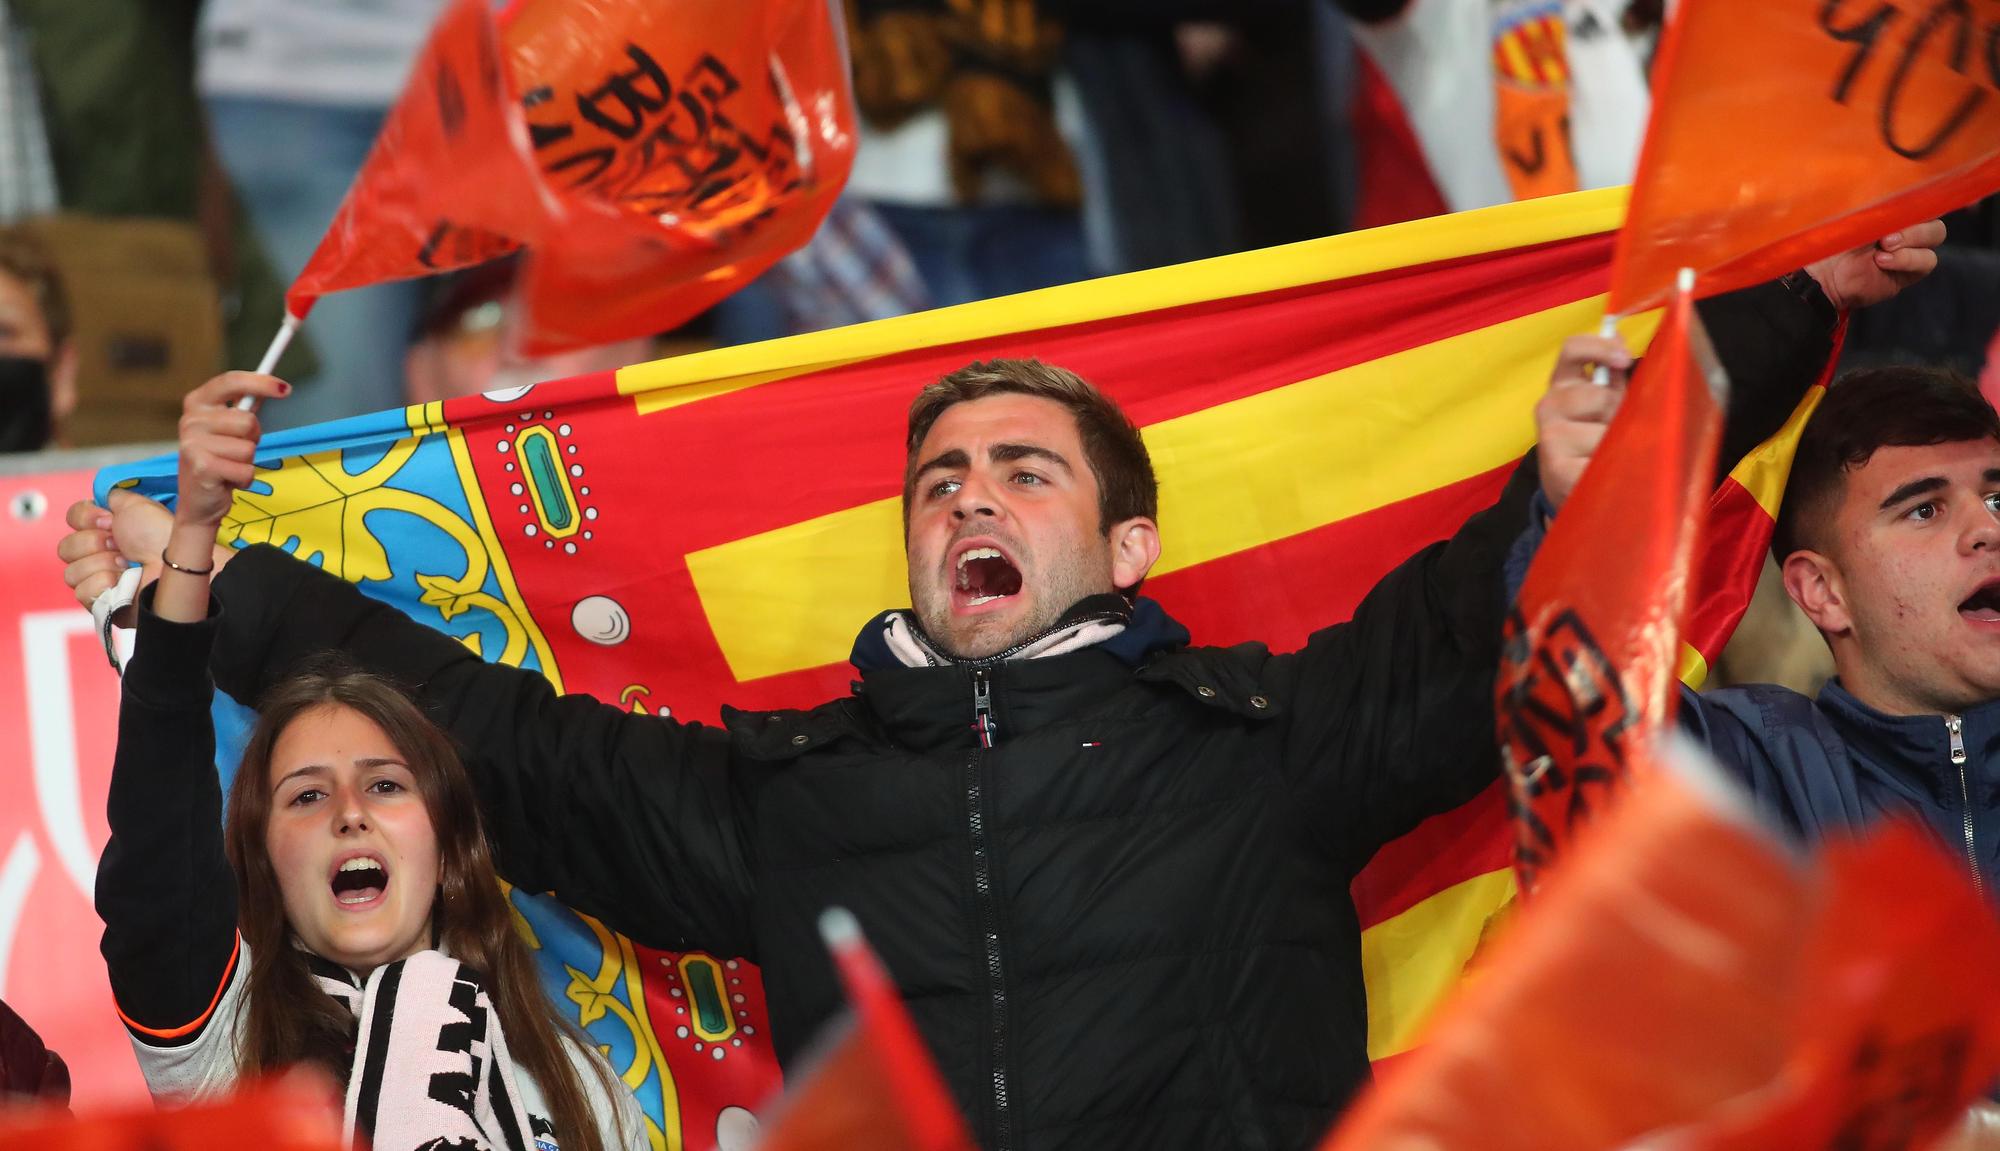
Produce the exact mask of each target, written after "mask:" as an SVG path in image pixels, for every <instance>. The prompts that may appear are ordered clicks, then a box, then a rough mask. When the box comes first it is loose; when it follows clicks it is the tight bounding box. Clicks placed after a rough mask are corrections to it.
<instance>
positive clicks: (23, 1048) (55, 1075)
mask: <svg viewBox="0 0 2000 1151" xmlns="http://www.w3.org/2000/svg"><path fill="white" fill-rule="evenodd" d="M11 1103H46V1104H53V1105H54V1106H57V1107H62V1108H67V1107H68V1106H69V1068H68V1067H67V1066H66V1065H65V1064H64V1063H63V1061H62V1056H60V1055H57V1054H56V1053H55V1052H53V1051H51V1050H49V1049H48V1047H47V1046H45V1045H44V1044H43V1043H42V1037H41V1036H40V1035H37V1034H35V1029H34V1028H32V1027H30V1026H28V1024H27V1021H26V1020H24V1019H22V1018H21V1017H20V1016H19V1015H16V1014H14V1009H13V1008H11V1007H9V1006H7V1004H6V1003H4V1002H0V1105H3V1104H11Z"/></svg>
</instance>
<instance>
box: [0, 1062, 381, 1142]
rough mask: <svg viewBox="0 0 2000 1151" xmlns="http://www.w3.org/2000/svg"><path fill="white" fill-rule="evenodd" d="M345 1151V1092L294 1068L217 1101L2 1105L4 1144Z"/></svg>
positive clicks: (0, 1132) (0, 1121)
mask: <svg viewBox="0 0 2000 1151" xmlns="http://www.w3.org/2000/svg"><path fill="white" fill-rule="evenodd" d="M216 1147H254V1148H257V1149H258V1151H347V1147H346V1145H345V1144H343V1143H342V1142H341V1139H340V1093H339V1091H337V1090H336V1089H335V1088H334V1086H333V1084H332V1083H331V1082H327V1081H325V1080H323V1079H320V1078H319V1077H317V1076H313V1075H309V1074H308V1075H299V1074H294V1075H290V1076H287V1077H285V1078H283V1079H276V1080H270V1081H267V1082H264V1083H261V1084H252V1085H250V1086H247V1087H244V1088H243V1089H242V1090H240V1091H238V1092H237V1093H236V1094H235V1095H233V1096H231V1097H229V1098H227V1099H223V1100H220V1101H210V1102H204V1103H198V1104H191V1105H189V1106H185V1107H163V1108H159V1109H157V1110H156V1109H155V1108H154V1107H153V1105H152V1104H151V1103H147V1104H145V1105H143V1106H141V1107H139V1108H137V1109H135V1110H131V1111H121V1112H117V1113H114V1114H107V1115H94V1116H90V1117H88V1118H83V1119H72V1118H70V1117H69V1116H67V1115H64V1114H61V1113H60V1112H53V1111H44V1110H40V1109H37V1108H33V1107H22V1108H19V1109H17V1110H13V1111H7V1110H5V1109H0V1151H210V1149H211V1148H216Z"/></svg>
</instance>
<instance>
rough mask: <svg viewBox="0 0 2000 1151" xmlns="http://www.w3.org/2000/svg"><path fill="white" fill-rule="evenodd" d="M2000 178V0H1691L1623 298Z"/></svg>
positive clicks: (1847, 239)
mask: <svg viewBox="0 0 2000 1151" xmlns="http://www.w3.org/2000/svg"><path fill="white" fill-rule="evenodd" d="M1996 190H2000V0H1682V3H1681V4H1680V7H1679V12H1678V13H1677V15H1676V16H1675V18H1674V20H1673V21H1672V23H1671V24H1670V25H1669V27H1668V29H1667V33H1666V36H1665V38H1664V40H1663V41H1662V43H1661V46H1660V55H1659V59H1658V61H1657V63H1656V64H1655V66H1654V71H1653V116H1652V123H1651V125H1650V126H1649V127H1648V129H1647V132H1646V143H1645V148H1644V150H1643V151H1642V153H1641V154H1640V158H1639V171H1638V175H1637V177H1636V179H1635V180H1634V181H1633V188H1632V206H1631V211H1630V214H1629V215H1628V216H1627V218H1626V223H1625V229H1624V231H1623V232H1622V233H1621V234H1620V236H1619V238H1618V252H1617V256H1616V259H1615V265H1614V269H1613V273H1612V283H1611V299H1610V303H1609V308H1610V310H1611V311H1612V312H1613V313H1614V314H1619V315H1625V314H1630V313H1632V312H1636V311H1640V310H1643V309H1645V308H1648V307H1651V306H1653V305H1654V304H1657V303H1659V302H1661V301H1662V300H1664V299H1665V298H1666V296H1667V294H1668V292H1669V291H1670V290H1671V288H1672V286H1673V282H1674V273H1675V271H1676V270H1677V269H1678V268H1680V267H1681V266H1683V265H1687V266H1691V267H1693V268H1694V269H1695V270H1696V271H1697V272H1698V273H1699V280H1698V294H1699V295H1701V296H1710V295H1713V294H1715V293H1717V292H1726V291H1730V290H1733V289H1736V288H1742V287H1747V286H1749V285H1751V284H1755V283H1758V282H1761V281H1763V280H1768V279H1772V278H1775V277H1777V276H1780V275H1783V274H1784V273H1786V272H1789V271H1791V270H1793V269H1795V268H1798V267H1801V266H1803V265H1805V264H1807V263H1810V262H1812V261H1813V260H1817V259H1820V258H1821V257H1824V256H1829V255H1832V254H1833V253H1835V252H1839V251H1843V250H1845V249H1848V248H1852V247H1856V246H1858V245H1861V244H1866V243H1872V242H1874V241H1875V240H1877V239H1880V238H1881V237H1882V236H1885V235H1887V234H1889V233H1890V232H1892V231H1894V230H1896V229H1898V228H1902V227H1907V226H1908V225H1910V224H1913V223H1916V222H1918V221H1921V220H1926V219H1929V218H1931V217H1933V216H1937V215H1940V214H1942V213H1944V212H1947V211H1950V210H1951V209H1954V208H1959V207H1963V206H1965V205H1966V204H1970V203H1971V202H1973V201H1974V200H1977V199H1979V198H1980V197H1982V196H1985V195H1987V194H1988V193H1991V192H1993V191H1996Z"/></svg>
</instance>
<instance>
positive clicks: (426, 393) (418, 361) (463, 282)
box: [315, 260, 694, 404]
mask: <svg viewBox="0 0 2000 1151" xmlns="http://www.w3.org/2000/svg"><path fill="white" fill-rule="evenodd" d="M515 267H516V264H515V262H514V261H512V260H498V261H495V262H493V263H490V264H482V265H480V266H478V267H476V268H468V269H466V270H465V271H463V272H455V273H452V274H449V275H444V276H434V277H432V278H431V279H430V280H428V281H425V282H424V283H423V285H422V286H423V289H424V291H425V294H426V301H427V302H426V305H425V307H424V309H423V312H422V314H421V315H420V317H419V319H418V323H417V325H416V329H415V331H414V332H413V333H412V337H411V340H410V345H409V347H408V349H407V350H406V351H405V352H404V355H403V373H404V374H403V387H404V393H403V402H405V403H411V404H427V403H431V402H433V401H436V400H449V399H454V398H456V397H458V396H470V395H476V394H478V393H480V392H489V391H493V390H495V389H499V388H512V387H521V386H524V385H527V384H538V383H541V382H543V381H545V380H560V379H563V378H566V377H569V376H580V375H583V374H585V373H588V372H606V371H616V370H617V369H619V368H622V367H625V366H627V365H629V364H637V363H643V362H645V361H646V360H650V359H655V358H657V357H658V356H660V355H662V354H664V350H663V349H662V347H661V342H660V341H658V340H655V339H654V338H652V337H650V336H644V337H640V338H637V339H631V340H620V341H618V342H617V343H613V344H602V345H599V346H597V347H593V348H581V349H578V350H576V351H571V352H562V353H558V354H556V355H552V356H539V357H524V356H519V355H516V354H515V353H514V352H512V351H511V350H510V349H509V348H508V346H507V340H508V330H507V309H508V307H509V303H508V298H509V293H510V292H511V291H512V289H513V285H514V269H515ZM315 315H317V312H315ZM674 350H677V351H678V350H694V349H693V348H685V349H679V348H677V349H674Z"/></svg>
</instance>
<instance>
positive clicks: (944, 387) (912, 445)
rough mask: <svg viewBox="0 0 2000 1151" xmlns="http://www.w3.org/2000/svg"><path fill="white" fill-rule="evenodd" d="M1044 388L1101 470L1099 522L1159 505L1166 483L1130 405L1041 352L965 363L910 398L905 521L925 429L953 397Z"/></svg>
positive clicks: (1105, 524)
mask: <svg viewBox="0 0 2000 1151" xmlns="http://www.w3.org/2000/svg"><path fill="white" fill-rule="evenodd" d="M1003 395H1019V396H1038V397H1040V398H1042V399H1045V400H1054V401H1055V402H1056V403H1058V404H1061V405H1062V406H1063V407H1064V408H1067V409H1068V410H1069V413H1070V415H1072V416H1074V417H1075V418H1076V430H1077V435H1078V437H1079V438H1080V439H1081V440H1082V441H1083V456H1084V459H1085V460H1086V461H1087V462H1089V464H1090V473H1091V475H1093V476H1096V477H1097V518H1098V527H1097V530H1099V531H1101V532H1105V533H1107V534H1108V533H1109V532H1110V531H1111V525H1113V524H1116V523H1121V522H1123V521H1125V520H1129V519H1133V518H1135V517H1137V516H1145V517H1146V518H1148V519H1153V518H1156V517H1157V516H1158V515H1159V511H1160V485H1159V483H1158V482H1157V481H1155V480H1154V479H1153V459H1152V457H1151V456H1149V455H1147V454H1146V441H1145V440H1144V439H1143V438H1141V437H1140V435H1139V429H1138V428H1137V427H1135V426H1133V423H1132V421H1131V420H1130V419H1128V418H1126V415H1125V412H1124V410H1123V409H1121V408H1120V407H1119V406H1118V405H1117V404H1115V403H1113V402H1112V401H1111V398H1110V397H1109V396H1106V395H1105V394H1104V393H1103V392H1100V391H1098V390H1097V389H1096V388H1094V387H1092V386H1091V384H1090V382H1089V381H1088V380H1085V379H1084V378H1083V377H1082V376H1079V375H1077V374H1076V373H1075V372H1072V371H1069V370H1067V369H1065V368H1058V367H1056V366H1054V365H1053V364H1045V363H1042V362H1041V361H1040V360H985V361H981V362H975V363H971V364H967V365H966V366H965V367H962V368H960V369H959V370H957V371H955V372H953V373H951V374H950V375H948V376H946V377H944V378H943V379H941V380H939V381H938V382H937V383H934V384H932V385H930V386H929V387H926V388H925V389H924V390H923V391H921V392H918V393H917V398H916V399H914V400H912V401H910V434H909V439H908V442H907V445H906V447H905V455H904V459H903V525H904V526H905V527H908V526H909V522H910V498H911V496H912V494H913V488H914V485H915V484H916V480H917V467H918V464H919V463H920V462H921V461H919V460H918V459H917V453H918V452H919V451H920V450H922V448H923V445H924V437H925V436H927V435H929V434H930V430H931V425H933V424H935V423H937V420H938V417H939V416H941V415H943V414H944V410H945V409H946V408H949V407H951V406H952V405H953V404H962V403H966V402H967V401H970V400H983V399H985V398H986V397H988V396H1003Z"/></svg>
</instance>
